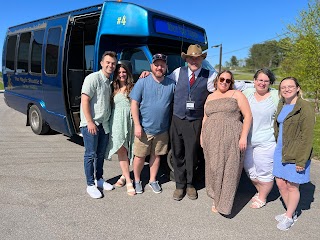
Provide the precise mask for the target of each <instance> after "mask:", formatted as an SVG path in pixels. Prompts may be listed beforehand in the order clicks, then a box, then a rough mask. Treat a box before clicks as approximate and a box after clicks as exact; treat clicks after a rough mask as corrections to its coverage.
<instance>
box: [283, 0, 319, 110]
mask: <svg viewBox="0 0 320 240" xmlns="http://www.w3.org/2000/svg"><path fill="white" fill-rule="evenodd" d="M308 6H309V8H308V10H303V11H301V12H300V15H299V17H298V18H297V19H296V23H295V24H292V25H288V26H287V29H288V31H289V32H288V34H287V37H288V38H287V39H286V40H285V41H283V42H282V43H281V44H282V48H285V49H286V50H287V53H286V56H285V58H284V61H283V62H282V64H281V68H282V72H281V74H283V75H285V76H294V77H296V78H297V79H298V80H299V82H300V84H301V86H302V89H303V91H304V92H307V93H308V96H310V97H311V98H313V99H314V101H315V110H316V111H317V112H319V98H320V2H319V1H317V0H309V4H308Z"/></svg>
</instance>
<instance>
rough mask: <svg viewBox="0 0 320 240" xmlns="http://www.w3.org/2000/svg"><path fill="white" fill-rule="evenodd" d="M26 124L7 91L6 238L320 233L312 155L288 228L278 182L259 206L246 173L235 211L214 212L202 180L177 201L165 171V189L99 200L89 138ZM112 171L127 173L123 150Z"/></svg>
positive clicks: (1, 229)
mask: <svg viewBox="0 0 320 240" xmlns="http://www.w3.org/2000/svg"><path fill="white" fill-rule="evenodd" d="M25 123H26V116H25V115H23V114H21V113H19V112H17V111H15V110H13V109H11V108H9V107H7V106H6V104H5V103H4V101H3V94H2V93H0V132H1V134H0V239H6V240H11V239H12V240H19V239H24V240H25V239H53V240H54V239H68V240H69V239H119V240H120V239H122V240H125V239H201V240H202V239H229V240H233V239H237V240H238V239H253V240H255V239H259V240H262V239H273V240H275V239H295V240H297V239H308V240H315V239H320V237H319V229H320V219H319V216H320V203H319V196H320V191H319V189H318V188H317V186H320V179H319V176H320V162H317V161H312V165H311V182H310V183H308V184H304V185H301V200H300V203H299V209H301V210H302V213H301V215H300V217H299V219H298V221H297V222H296V223H295V225H294V226H293V227H292V228H291V229H290V230H289V231H285V232H282V231H280V230H278V229H277V228H276V221H275V219H274V216H275V215H277V214H280V213H283V212H284V208H283V205H282V202H281V200H280V198H279V193H278V190H277V188H276V187H274V189H273V190H272V192H271V194H270V196H269V199H268V203H267V205H266V206H265V207H263V208H261V209H251V208H249V204H250V199H251V197H252V196H253V195H254V189H253V187H252V185H251V183H250V181H248V179H247V178H246V177H245V176H243V177H242V179H241V182H240V186H239V190H238V192H237V196H236V199H235V203H234V209H233V213H232V215H231V216H222V215H220V214H217V213H216V214H214V213H212V212H211V211H210V208H211V203H212V201H211V199H209V197H208V196H207V195H206V191H205V188H204V184H203V183H202V184H199V185H198V186H197V187H198V189H199V191H198V193H199V198H198V200H194V201H193V200H190V199H188V198H187V197H186V198H184V199H183V200H182V201H180V202H177V201H174V200H173V199H172V193H173V191H174V189H175V185H174V182H171V181H169V180H168V179H167V178H166V176H165V175H164V174H162V173H161V174H159V180H160V183H161V184H162V188H163V192H162V193H161V194H155V193H153V192H152V190H151V189H150V188H149V187H148V186H147V185H146V186H145V192H144V193H143V194H141V195H136V196H134V197H130V196H128V195H127V194H126V189H125V188H117V189H115V190H113V191H110V192H104V197H103V198H102V199H91V198H90V197H89V195H88V194H87V193H86V184H85V176H84V172H83V151H84V148H83V143H82V139H81V138H80V137H73V138H69V137H67V136H64V135H62V134H58V133H51V134H50V135H44V136H38V135H35V134H34V133H33V132H32V131H31V129H30V127H26V126H25ZM104 171H105V173H104V177H105V179H106V180H108V182H110V183H115V182H116V180H117V178H118V177H119V176H120V175H119V174H120V168H119V163H118V161H117V159H116V156H114V158H113V160H112V161H106V162H105V165H104ZM147 181H148V166H147V165H146V166H145V169H144V170H143V183H144V184H147Z"/></svg>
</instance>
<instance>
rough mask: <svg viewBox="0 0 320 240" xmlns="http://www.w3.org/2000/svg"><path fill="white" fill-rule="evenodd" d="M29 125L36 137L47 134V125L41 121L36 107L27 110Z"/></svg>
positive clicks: (48, 128)
mask: <svg viewBox="0 0 320 240" xmlns="http://www.w3.org/2000/svg"><path fill="white" fill-rule="evenodd" d="M29 123H30V127H31V129H32V131H33V132H34V133H35V134H37V135H42V134H46V133H48V132H49V130H50V127H49V125H48V124H47V123H46V122H45V121H44V120H43V119H42V116H41V112H40V110H39V108H38V107H37V106H36V105H32V106H31V107H30V109H29Z"/></svg>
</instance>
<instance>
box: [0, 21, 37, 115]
mask: <svg viewBox="0 0 320 240" xmlns="http://www.w3.org/2000/svg"><path fill="white" fill-rule="evenodd" d="M32 27H33V25H30V28H32ZM15 31H19V29H16V30H15ZM8 32H9V31H8ZM25 32H28V31H25ZM11 36H17V42H16V44H15V50H14V51H13V52H8V54H9V55H10V54H12V55H10V57H11V59H10V60H11V61H12V62H16V59H17V51H18V47H22V48H23V51H21V55H22V56H23V57H22V58H23V60H21V62H22V65H23V66H24V68H27V69H28V51H29V50H28V49H29V43H26V42H23V43H21V42H20V41H19V39H20V37H18V34H14V31H13V33H12V35H11ZM8 38H9V36H8V35H7V38H6V40H5V44H4V47H3V68H2V71H3V72H2V73H3V82H4V88H5V91H4V98H5V102H6V104H7V105H8V106H9V107H11V108H13V109H15V110H17V111H19V112H21V113H24V114H27V113H28V106H29V105H30V104H37V105H40V103H41V102H42V99H43V91H42V80H41V75H36V74H31V73H30V72H29V71H28V70H27V71H26V69H19V68H18V64H15V66H16V67H14V68H12V69H9V68H7V66H6V60H7V59H6V54H7V43H8ZM19 45H21V46H19Z"/></svg>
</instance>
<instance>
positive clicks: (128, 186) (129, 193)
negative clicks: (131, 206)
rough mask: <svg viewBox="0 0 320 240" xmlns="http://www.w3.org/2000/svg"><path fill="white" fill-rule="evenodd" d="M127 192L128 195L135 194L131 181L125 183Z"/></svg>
mask: <svg viewBox="0 0 320 240" xmlns="http://www.w3.org/2000/svg"><path fill="white" fill-rule="evenodd" d="M126 186H127V194H128V195H129V196H134V195H136V190H134V187H133V184H132V183H127V185H126Z"/></svg>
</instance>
